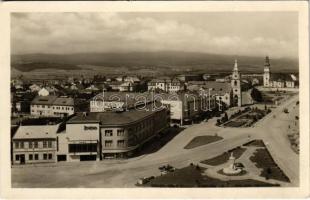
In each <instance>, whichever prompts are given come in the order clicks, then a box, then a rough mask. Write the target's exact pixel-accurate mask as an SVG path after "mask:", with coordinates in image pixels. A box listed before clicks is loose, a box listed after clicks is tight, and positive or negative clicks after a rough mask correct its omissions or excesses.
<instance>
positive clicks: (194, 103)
mask: <svg viewBox="0 0 310 200" xmlns="http://www.w3.org/2000/svg"><path fill="white" fill-rule="evenodd" d="M155 98H156V100H160V101H161V103H162V104H163V105H165V106H167V108H169V110H170V119H171V123H172V124H180V125H183V124H184V123H185V124H186V123H192V122H193V121H195V120H196V119H199V118H201V116H202V115H203V114H204V113H206V112H207V111H210V110H212V109H215V107H216V105H215V100H214V99H212V98H214V97H212V96H208V95H202V94H198V93H179V94H173V95H171V94H170V95H169V94H158V97H155Z"/></svg>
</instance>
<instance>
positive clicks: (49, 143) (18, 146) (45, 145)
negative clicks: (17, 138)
mask: <svg viewBox="0 0 310 200" xmlns="http://www.w3.org/2000/svg"><path fill="white" fill-rule="evenodd" d="M14 144H15V149H24V148H25V142H14ZM28 148H29V149H33V148H35V149H36V148H39V142H38V141H35V142H28ZM43 148H52V141H49V140H48V141H45V140H44V141H43Z"/></svg>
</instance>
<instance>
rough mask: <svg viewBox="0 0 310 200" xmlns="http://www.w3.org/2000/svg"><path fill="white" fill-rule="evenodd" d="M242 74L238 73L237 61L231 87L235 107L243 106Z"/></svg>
mask: <svg viewBox="0 0 310 200" xmlns="http://www.w3.org/2000/svg"><path fill="white" fill-rule="evenodd" d="M240 78H241V76H240V73H239V72H238V62H237V60H235V65H234V69H233V73H232V79H231V87H232V90H233V91H232V93H233V106H239V107H240V106H241V105H242V102H241V84H240Z"/></svg>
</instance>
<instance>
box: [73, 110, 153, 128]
mask: <svg viewBox="0 0 310 200" xmlns="http://www.w3.org/2000/svg"><path fill="white" fill-rule="evenodd" d="M155 112H156V111H153V110H152V109H150V110H148V111H146V110H135V109H132V110H129V111H124V112H112V111H111V112H109V111H108V112H93V113H87V114H86V115H85V114H83V113H77V114H76V116H74V117H72V118H71V119H70V120H68V122H67V124H79V123H100V125H102V126H118V125H127V124H130V123H133V122H136V121H139V120H142V119H143V118H146V117H148V116H150V115H152V114H153V113H155Z"/></svg>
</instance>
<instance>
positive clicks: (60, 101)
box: [53, 97, 74, 106]
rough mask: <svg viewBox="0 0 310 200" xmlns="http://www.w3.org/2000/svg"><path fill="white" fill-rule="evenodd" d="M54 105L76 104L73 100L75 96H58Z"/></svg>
mask: <svg viewBox="0 0 310 200" xmlns="http://www.w3.org/2000/svg"><path fill="white" fill-rule="evenodd" d="M53 105H61V106H74V100H73V98H67V97H58V98H56V100H55V101H54V102H53Z"/></svg>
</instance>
